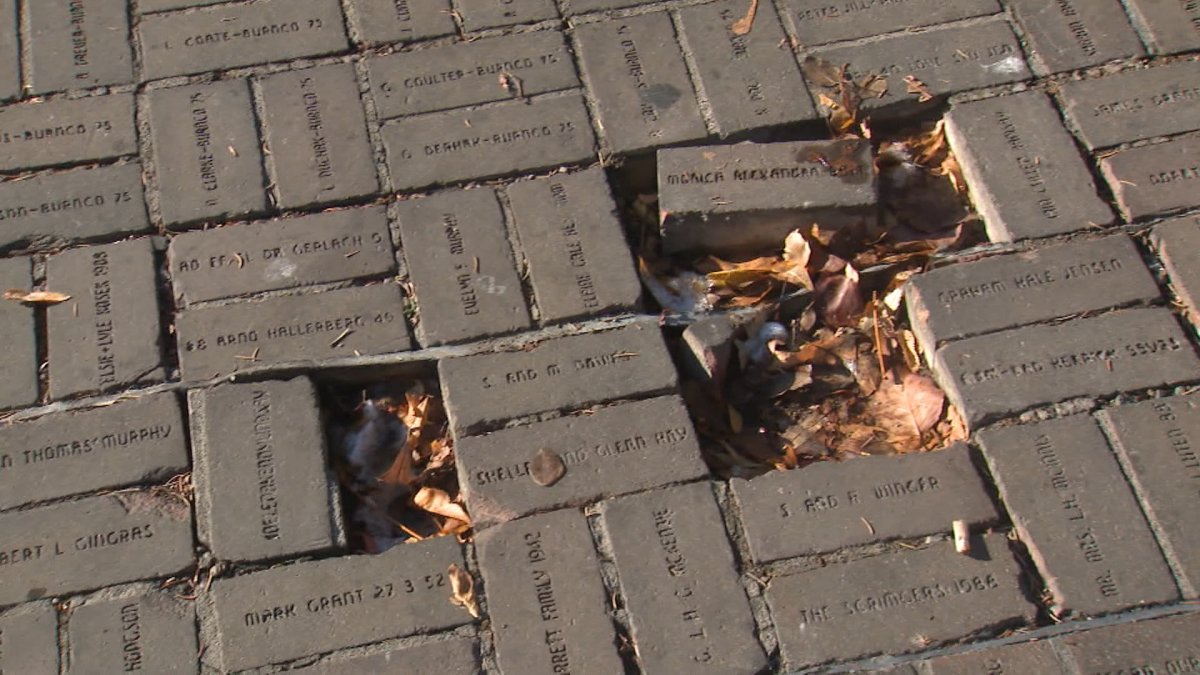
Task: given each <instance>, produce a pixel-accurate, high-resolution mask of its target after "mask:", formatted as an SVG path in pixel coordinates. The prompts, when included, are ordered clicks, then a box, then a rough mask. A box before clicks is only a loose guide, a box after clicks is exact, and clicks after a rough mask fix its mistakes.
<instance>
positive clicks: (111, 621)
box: [66, 591, 200, 675]
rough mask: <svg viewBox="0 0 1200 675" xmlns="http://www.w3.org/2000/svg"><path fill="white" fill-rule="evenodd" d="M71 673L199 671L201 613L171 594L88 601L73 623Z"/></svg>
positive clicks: (69, 627) (75, 610)
mask: <svg viewBox="0 0 1200 675" xmlns="http://www.w3.org/2000/svg"><path fill="white" fill-rule="evenodd" d="M67 636H68V638H67V644H68V646H69V653H70V658H69V660H68V663H69V664H70V667H69V668H68V669H67V671H66V672H67V673H85V672H86V673H121V672H126V673H128V672H138V671H144V672H148V673H179V674H180V675H183V674H185V673H198V672H199V671H200V664H199V661H198V659H197V658H196V654H197V653H198V652H199V645H198V644H197V641H196V610H195V607H194V606H193V604H192V603H190V602H187V601H184V600H180V599H179V598H177V597H175V596H173V595H171V594H169V593H165V592H155V591H151V592H148V593H139V594H136V595H127V594H120V595H115V596H113V597H98V598H92V599H89V600H85V601H84V602H83V603H82V604H79V605H76V606H75V607H73V608H72V609H71V613H70V618H69V619H68V620H67Z"/></svg>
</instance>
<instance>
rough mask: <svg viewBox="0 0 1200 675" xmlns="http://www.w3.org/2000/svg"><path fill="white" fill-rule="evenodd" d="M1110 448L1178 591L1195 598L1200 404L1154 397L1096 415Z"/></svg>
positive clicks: (1199, 552)
mask: <svg viewBox="0 0 1200 675" xmlns="http://www.w3.org/2000/svg"><path fill="white" fill-rule="evenodd" d="M1100 418H1101V419H1102V420H1104V422H1105V423H1106V424H1107V426H1108V428H1109V429H1110V430H1111V431H1112V434H1111V435H1112V438H1113V441H1114V447H1115V448H1116V449H1117V452H1118V453H1119V454H1120V455H1121V457H1122V459H1123V460H1124V462H1125V466H1126V467H1128V468H1129V469H1130V471H1129V472H1128V473H1129V478H1130V481H1131V482H1132V483H1133V485H1134V486H1135V487H1136V488H1137V491H1138V493H1139V494H1140V496H1141V499H1142V505H1143V510H1144V511H1145V512H1146V515H1147V516H1149V518H1150V525H1151V527H1153V528H1154V530H1155V533H1156V534H1157V535H1158V541H1159V544H1160V545H1161V546H1162V548H1163V552H1164V553H1165V554H1166V556H1167V559H1168V560H1170V561H1171V562H1172V564H1173V565H1174V567H1175V569H1176V570H1179V572H1180V573H1181V576H1180V587H1181V588H1182V589H1183V592H1184V595H1186V596H1187V597H1188V598H1190V599H1194V598H1197V597H1200V541H1198V540H1197V539H1196V536H1195V533H1196V525H1195V514H1196V507H1197V506H1200V489H1198V488H1200V455H1197V449H1196V445H1195V443H1196V440H1195V439H1197V438H1200V406H1198V405H1197V399H1196V398H1195V397H1192V396H1175V397H1170V398H1160V399H1154V400H1151V401H1146V402H1144V403H1138V404H1135V405H1124V406H1120V407H1118V408H1110V409H1108V410H1105V411H1103V412H1102V413H1101V414H1100Z"/></svg>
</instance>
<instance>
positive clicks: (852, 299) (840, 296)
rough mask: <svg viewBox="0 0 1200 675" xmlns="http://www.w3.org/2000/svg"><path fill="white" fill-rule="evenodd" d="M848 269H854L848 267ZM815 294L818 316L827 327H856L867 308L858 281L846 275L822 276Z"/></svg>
mask: <svg viewBox="0 0 1200 675" xmlns="http://www.w3.org/2000/svg"><path fill="white" fill-rule="evenodd" d="M846 269H853V268H851V267H850V266H849V265H847V266H846ZM855 277H857V274H856V275H855ZM815 293H816V309H817V315H818V316H819V317H820V318H821V320H822V321H824V323H825V325H827V326H839V327H840V326H854V325H855V324H857V323H858V319H859V317H861V316H862V313H863V309H865V307H866V305H865V303H864V302H863V297H862V293H861V292H860V291H859V287H858V279H857V278H854V279H852V278H850V277H849V276H847V275H845V274H827V275H824V276H822V277H821V278H820V280H819V281H817V285H816V288H815Z"/></svg>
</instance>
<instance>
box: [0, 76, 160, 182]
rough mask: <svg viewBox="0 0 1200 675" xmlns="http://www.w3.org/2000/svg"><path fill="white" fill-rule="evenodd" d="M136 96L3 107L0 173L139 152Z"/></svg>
mask: <svg viewBox="0 0 1200 675" xmlns="http://www.w3.org/2000/svg"><path fill="white" fill-rule="evenodd" d="M137 151H138V148H137V132H136V131H135V129H134V126H133V95H132V94H109V95H107V96H90V97H88V98H77V99H63V98H60V99H55V100H53V101H43V102H32V103H21V104H18V105H14V106H9V107H7V108H0V171H14V170H16V169H36V168H38V167H43V166H54V165H56V164H72V163H78V162H88V161H92V160H97V159H108V158H111V157H120V156H121V155H130V154H133V153H136V152H137Z"/></svg>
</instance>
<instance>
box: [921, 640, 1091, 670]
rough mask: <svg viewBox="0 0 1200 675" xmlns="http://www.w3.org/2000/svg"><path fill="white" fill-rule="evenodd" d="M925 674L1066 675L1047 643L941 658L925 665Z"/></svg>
mask: <svg viewBox="0 0 1200 675" xmlns="http://www.w3.org/2000/svg"><path fill="white" fill-rule="evenodd" d="M925 667H926V668H927V669H928V672H929V675H972V674H973V673H997V674H1003V673H1030V674H1032V673H1037V674H1038V675H1054V674H1055V673H1058V674H1060V675H1066V673H1067V670H1066V668H1065V667H1064V666H1063V663H1062V661H1061V660H1059V658H1058V655H1057V654H1056V653H1055V651H1054V647H1052V646H1051V644H1050V642H1024V643H1021V644H1016V645H1007V646H1004V647H992V648H990V649H984V650H983V651H976V652H968V653H966V654H955V655H953V656H941V657H938V658H936V659H930V660H929V661H926V662H925Z"/></svg>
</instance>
